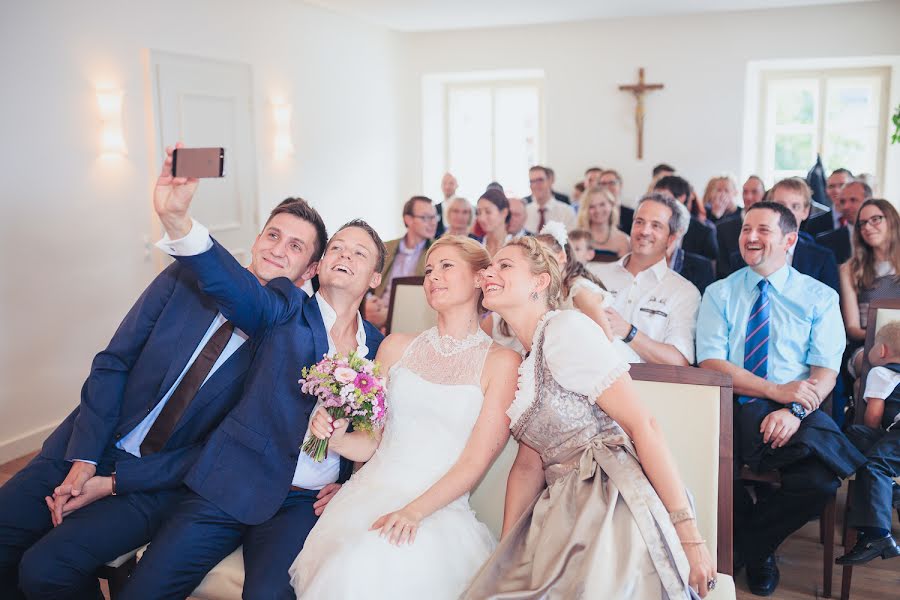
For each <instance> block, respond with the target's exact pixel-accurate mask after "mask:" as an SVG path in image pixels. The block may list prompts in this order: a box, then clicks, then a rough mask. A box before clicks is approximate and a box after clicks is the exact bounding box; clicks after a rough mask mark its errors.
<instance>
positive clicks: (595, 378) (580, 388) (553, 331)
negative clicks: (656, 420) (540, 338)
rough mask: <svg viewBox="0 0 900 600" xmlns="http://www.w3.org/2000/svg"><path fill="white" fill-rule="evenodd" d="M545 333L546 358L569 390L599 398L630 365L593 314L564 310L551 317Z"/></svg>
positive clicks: (557, 378) (556, 378) (549, 366)
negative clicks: (596, 321) (593, 318)
mask: <svg viewBox="0 0 900 600" xmlns="http://www.w3.org/2000/svg"><path fill="white" fill-rule="evenodd" d="M546 327H547V329H546V332H545V334H544V346H543V353H544V360H545V361H546V363H547V367H548V368H549V369H550V373H551V374H552V375H553V378H554V379H555V380H556V381H557V383H559V384H560V385H561V386H563V387H564V388H566V389H567V390H571V391H573V392H576V393H579V394H584V395H585V396H588V397H590V398H593V399H596V398H597V397H599V396H600V394H602V393H603V392H604V390H606V388H608V387H609V386H611V385H612V384H613V383H615V381H616V380H617V379H618V378H619V377H621V376H622V375H623V374H625V373H627V372H628V369H629V368H630V365H629V364H628V362H627V360H626V358H625V357H624V356H621V355H620V354H619V353H618V352H617V351H616V349H615V346H613V344H612V343H611V342H610V341H609V338H607V337H606V334H605V333H603V330H602V329H600V326H599V325H597V324H596V323H595V322H594V321H593V320H592V319H591V318H590V317H588V316H586V315H584V314H582V313H580V312H578V311H575V310H563V311H560V312H559V313H558V314H556V315H554V316H553V317H551V318H550V320H549V322H548V323H547V325H546Z"/></svg>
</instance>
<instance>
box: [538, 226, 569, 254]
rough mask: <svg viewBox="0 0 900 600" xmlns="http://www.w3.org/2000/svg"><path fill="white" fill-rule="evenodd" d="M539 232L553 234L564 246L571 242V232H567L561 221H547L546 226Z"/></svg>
mask: <svg viewBox="0 0 900 600" xmlns="http://www.w3.org/2000/svg"><path fill="white" fill-rule="evenodd" d="M538 233H540V234H549V235H552V236H553V239H555V240H556V241H557V242H559V245H560V246H562V247H563V248H565V247H566V244H568V243H569V234H568V233H566V226H565V225H563V224H562V223H560V222H559V221H547V223H546V224H545V225H544V228H543V229H541V230H540V231H539V232H538Z"/></svg>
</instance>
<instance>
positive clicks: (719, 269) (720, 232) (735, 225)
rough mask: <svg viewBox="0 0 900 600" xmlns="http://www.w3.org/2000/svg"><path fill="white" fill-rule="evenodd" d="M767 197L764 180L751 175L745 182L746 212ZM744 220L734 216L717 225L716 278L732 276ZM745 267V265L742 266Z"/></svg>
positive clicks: (740, 216)
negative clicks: (733, 262)
mask: <svg viewBox="0 0 900 600" xmlns="http://www.w3.org/2000/svg"><path fill="white" fill-rule="evenodd" d="M765 195H766V186H765V185H763V181H762V179H760V178H759V177H757V176H756V175H751V176H750V177H748V178H747V181H745V182H744V187H743V198H744V210H747V209H748V208H750V207H751V206H753V205H754V204H756V203H757V202H759V201H761V200H762V199H763V198H764V197H765ZM742 225H743V218H742V215H741V214H737V215H732V216H731V217H729V218H726V219H722V220H721V221H720V222H718V223H716V242H717V243H718V245H719V257H718V258H717V259H716V278H717V279H723V278H725V277H728V276H729V275H731V273H732V272H733V271H734V267H733V265H732V264H731V257H732V255H733V254H734V253H735V252H737V253H738V254H740V250H738V238H739V237H740V235H741V226H742ZM742 266H743V265H742Z"/></svg>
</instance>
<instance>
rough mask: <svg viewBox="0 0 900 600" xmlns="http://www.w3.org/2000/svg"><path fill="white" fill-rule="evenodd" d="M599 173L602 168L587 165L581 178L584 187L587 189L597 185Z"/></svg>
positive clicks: (601, 171)
mask: <svg viewBox="0 0 900 600" xmlns="http://www.w3.org/2000/svg"><path fill="white" fill-rule="evenodd" d="M601 173H603V169H602V168H600V167H588V168H587V169H586V170H585V172H584V179H583V180H582V183H583V184H584V189H585V190H589V189H591V188H593V187H597V185H599V183H600V174H601Z"/></svg>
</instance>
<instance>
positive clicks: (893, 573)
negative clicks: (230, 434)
mask: <svg viewBox="0 0 900 600" xmlns="http://www.w3.org/2000/svg"><path fill="white" fill-rule="evenodd" d="M32 456H34V455H33V454H30V455H28V456H23V457H22V458H19V459H16V460H13V461H10V462H8V463H6V464H3V465H0V485H2V484H4V483H6V481H7V480H8V479H10V478H11V477H12V476H13V475H15V473H16V472H17V471H18V470H19V469H21V468H22V467H23V466H25V464H26V463H27V462H28V461H29V460H31V457H32ZM845 489H846V486H844V487H842V488H841V491H840V492H839V493H838V500H837V505H838V507H837V515H838V523H837V533H836V534H835V543H839V542H840V541H841V538H840V535H841V523H840V522H841V520H842V517H843V514H844V490H845ZM898 534H900V522H898V521H897V514H896V511H895V512H894V535H895V536H897V535H898ZM841 554H843V548H842V547H841V546H836V547H835V556H840V555H841ZM777 558H778V566H779V568H780V570H781V584H780V585H779V586H778V590H777V591H776V592H775V594H774V595H773V596H771V597H772V598H775V599H779V600H781V599H783V600H801V599H802V600H809V599H810V598H821V597H822V596H821V593H822V546H821V545H820V544H819V524H818V522H815V523H809V524H808V525H806V527H804V528H803V529H801V530H800V531H798V532H796V533H795V534H794V535H792V536H791V537H790V538H789V539H788V540H787V542H785V543H784V544H782V546H781V548H779V549H778V555H777ZM736 583H737V588H738V593H737V597H738V600H753V599H756V598H758V596H754V595H753V594H751V593H750V592H749V591H747V580H746V575H745V572H743V571H742V572H741V574H740V575H738V577H737V579H736ZM832 586H833V587H832V590H833V592H832V597H834V598H837V597H839V596H840V591H841V568H840V567H838V566H835V568H834V577H833V583H832ZM104 591H105V590H104ZM850 597H851V599H852V600H893V599H895V598H900V557H898V558H894V559H892V560H888V561H883V560H874V561H872V562H871V563H869V564H868V565H866V566H865V567H858V568H856V569H854V570H853V588H852V593H851V595H850Z"/></svg>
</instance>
